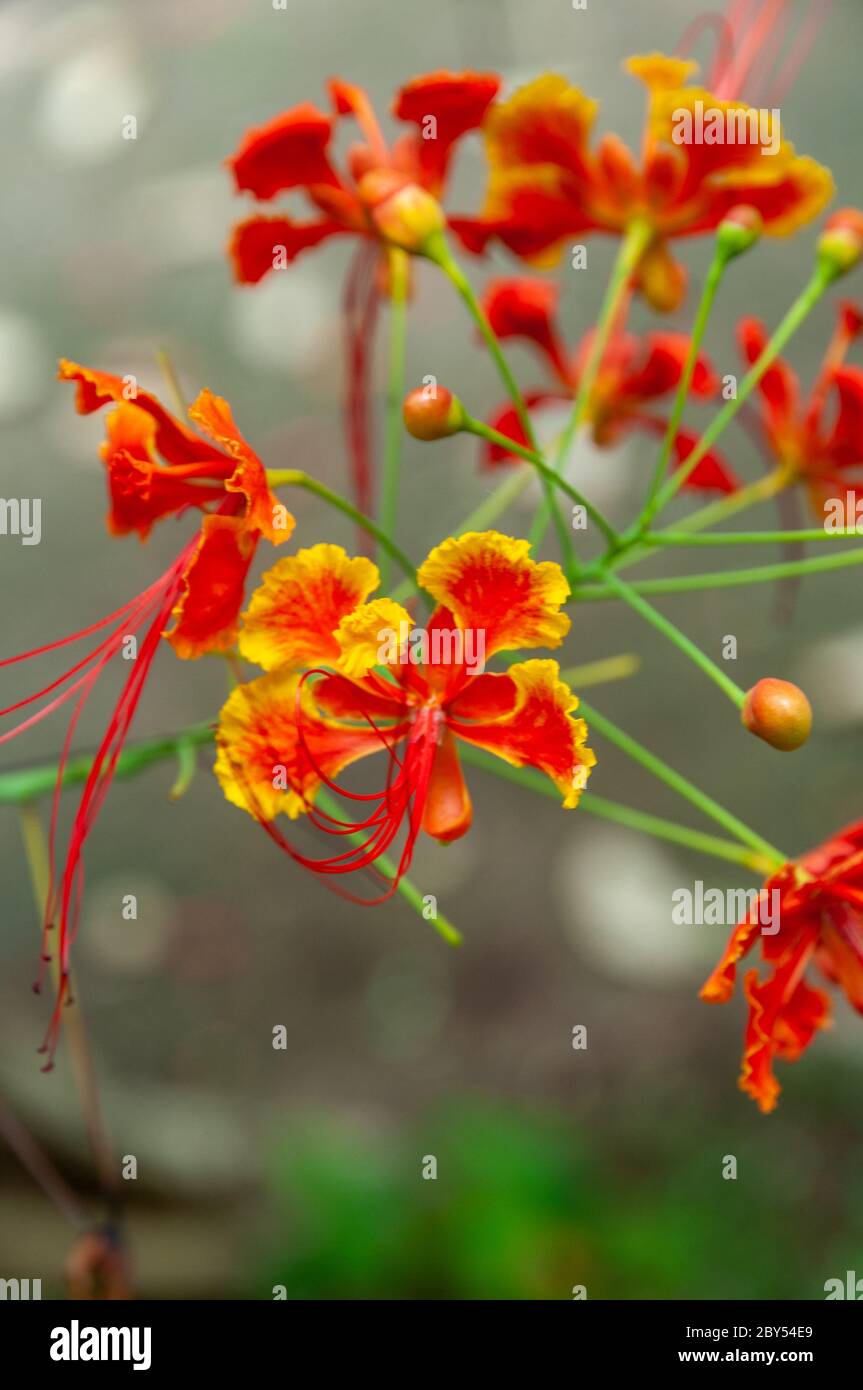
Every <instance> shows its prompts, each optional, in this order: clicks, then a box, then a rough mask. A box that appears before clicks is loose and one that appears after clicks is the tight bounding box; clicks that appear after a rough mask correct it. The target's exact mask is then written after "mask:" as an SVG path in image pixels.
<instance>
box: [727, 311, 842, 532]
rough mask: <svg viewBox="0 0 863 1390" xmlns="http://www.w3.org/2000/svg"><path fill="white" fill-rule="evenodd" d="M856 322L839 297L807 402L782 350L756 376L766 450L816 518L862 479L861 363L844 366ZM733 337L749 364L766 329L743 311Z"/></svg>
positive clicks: (764, 338) (763, 341)
mask: <svg viewBox="0 0 863 1390" xmlns="http://www.w3.org/2000/svg"><path fill="white" fill-rule="evenodd" d="M861 328H863V312H861V310H860V309H859V308H858V307H857V305H855V304H851V303H842V304H840V305H839V312H838V321H837V324H836V330H835V332H834V334H833V338H832V340H831V342H830V345H829V347H828V349H827V352H826V354H825V356H824V360H823V362H822V364H821V369H820V371H819V373H818V376H817V379H816V382H815V385H814V387H813V389H812V392H811V395H810V397H809V400H808V401H804V400H802V399H801V391H800V383H799V381H798V379H797V376H796V373H795V372H794V371H793V370H792V368H791V367H790V366H789V365H788V363H787V362H784V361H783V360H782V358H781V357H779V358H777V359H776V360H775V361H774V362H773V363H772V364H771V366H770V367H768V369H767V371H766V372H765V373H764V375H763V377H762V378H761V380H760V382H759V383H758V392H759V395H760V398H761V421H760V423H761V430H762V433H763V435H764V440H765V443H766V445H767V449H768V451H769V453H770V455H771V456H772V457H773V458H774V459H775V461H776V464H777V466H778V467H780V468H782V469H784V470H786V471H787V473H788V475H789V478H790V479H792V480H799V481H800V482H801V483H803V484H804V485H805V487H806V488H807V490H808V494H809V499H810V502H811V504H812V507H813V510H814V511H815V512H816V514H817V515H818V517H819V518H821V519H823V517H824V512H825V507H826V506H827V504H828V503H829V502H830V500H831V499H833V498H839V499H840V500H841V503H842V507H843V509H844V507H845V503H846V496H845V494H846V492H849V491H850V492H851V493H852V497H854V501H855V502H856V496H855V495H854V494H855V486H859V485H860V484H861V482H863V368H861V367H855V366H852V367H848V366H845V365H844V360H845V354H846V353H847V351H848V348H849V347H850V345H851V343H853V341H854V339H855V338H857V337H858V336H859V334H860V331H861ZM738 339H739V342H740V347H741V351H742V353H743V356H744V357H745V359H746V361H747V362H748V363H750V364H751V363H753V362H755V361H756V359H757V358H758V357H760V355H761V353H762V351H763V350H764V347H765V345H766V343H767V341H768V336H767V332H766V330H765V328H764V325H763V324H762V323H761V322H759V320H758V319H754V318H746V319H742V320H741V322H740V325H739V327H738ZM828 407H830V408H828ZM852 511H853V508H852ZM854 522H855V518H854V515H852V516H851V518H850V520H849V522H848V524H849V525H850V526H852V527H853V525H854Z"/></svg>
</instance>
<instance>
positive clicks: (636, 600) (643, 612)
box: [608, 552, 863, 709]
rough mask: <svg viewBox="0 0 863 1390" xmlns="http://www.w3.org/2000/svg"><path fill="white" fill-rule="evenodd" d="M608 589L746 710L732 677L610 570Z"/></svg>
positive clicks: (742, 697) (731, 699)
mask: <svg viewBox="0 0 863 1390" xmlns="http://www.w3.org/2000/svg"><path fill="white" fill-rule="evenodd" d="M861 556H863V552H861ZM608 587H609V588H610V589H611V590H612V592H613V593H615V594H616V595H617V597H618V598H621V599H623V601H624V603H628V604H629V606H630V608H632V609H633V610H634V611H635V612H636V613H638V614H640V616H641V617H642V618H644V620H645V622H648V623H650V625H651V627H654V628H656V631H657V632H661V633H662V635H663V637H667V638H668V640H669V642H672V643H673V644H674V646H675V647H677V648H678V650H679V651H681V652H683V654H684V656H688V657H689V660H690V661H691V662H693V664H694V665H695V666H697V667H698V669H699V670H700V671H703V672H704V674H705V675H706V676H707V677H708V679H709V680H712V681H713V683H714V685H717V686H718V687H719V689H720V690H721V691H722V693H723V695H727V696H728V698H729V700H730V701H731V703H732V704H733V705H736V707H737V708H738V709H742V708H743V702H744V700H745V699H746V693H745V691H743V690H741V689H740V686H739V685H736V684H735V682H734V681H733V680H731V678H730V677H729V676H726V674H725V672H724V671H721V670H720V669H719V667H718V666H717V665H716V663H715V662H713V661H711V659H710V657H709V656H707V655H706V654H705V653H704V652H703V651H702V650H701V648H700V647H699V646H697V645H696V643H695V642H693V641H691V640H690V638H688V637H687V636H686V635H685V633H683V632H681V631H680V629H679V628H677V627H675V626H674V623H672V622H669V620H668V618H666V617H664V616H663V614H662V613H659V612H657V610H656V609H655V608H653V607H652V606H651V605H650V604H649V603H646V602H645V600H644V599H643V598H642V597H641V595H640V594H639V593H637V592H636V591H635V589H634V588H632V586H631V585H629V584H627V583H625V582H624V580H622V579H620V578H619V577H618V576H617V575H616V574H614V573H612V571H610V570H609V571H608Z"/></svg>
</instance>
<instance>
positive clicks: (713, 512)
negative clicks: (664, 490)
mask: <svg viewBox="0 0 863 1390" xmlns="http://www.w3.org/2000/svg"><path fill="white" fill-rule="evenodd" d="M794 477H795V475H794V473H793V471H792V470H791V469H789V468H787V467H785V465H784V464H780V465H779V467H777V468H773V469H771V471H770V472H769V473H765V475H764V477H763V478H758V479H756V481H755V482H754V483H747V484H746V486H745V487H742V488H740V489H739V490H738V491H737V492H732V493H729V495H728V496H727V497H721V498H719V500H718V501H716V502H708V504H707V506H706V507H699V508H698V510H697V511H695V512H690V514H689V516H686V517H684V518H683V519H682V520H681V521H679V522H678V523H677V525H676V527H675V530H678V531H691V532H698V531H706V530H707V528H708V527H709V526H717V525H718V524H719V523H720V522H722V521H728V520H729V518H730V517H732V516H737V515H738V513H740V512H744V511H746V510H747V509H748V508H749V507H754V506H756V505H757V504H758V503H759V502H769V500H770V498H771V497H776V496H777V495H778V494H779V493H780V492H784V491H785V489H786V488H787V487H790V485H791V484H792V483H793V482H794ZM656 534H661V533H657V532H654V535H656Z"/></svg>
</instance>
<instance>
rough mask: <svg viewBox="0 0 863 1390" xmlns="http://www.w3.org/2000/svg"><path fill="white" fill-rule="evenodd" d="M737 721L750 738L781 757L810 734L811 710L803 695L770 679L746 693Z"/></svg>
mask: <svg viewBox="0 0 863 1390" xmlns="http://www.w3.org/2000/svg"><path fill="white" fill-rule="evenodd" d="M740 717H741V719H742V721H743V723H744V724H745V725H746V728H747V729H748V730H749V732H750V733H751V734H756V735H757V737H758V738H763V739H764V742H765V743H769V744H770V746H771V748H779V749H781V751H782V752H783V753H790V752H792V750H793V749H795V748H799V747H800V746H801V744H804V743H805V742H806V740H807V739H808V737H809V734H810V733H811V730H812V706H811V705H810V703H809V701H808V700H807V698H806V696H805V695H804V694H803V691H802V690H801V689H800V687H799V686H797V685H792V684H791V682H790V681H780V680H775V679H774V677H772V676H765V678H764V679H763V680H760V681H758V683H757V685H753V687H752V689H751V690H749V691H747V694H746V699H745V700H744V702H743V709H742V711H741V715H740Z"/></svg>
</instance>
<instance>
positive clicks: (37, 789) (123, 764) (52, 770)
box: [0, 723, 461, 1012]
mask: <svg viewBox="0 0 863 1390" xmlns="http://www.w3.org/2000/svg"><path fill="white" fill-rule="evenodd" d="M215 735H216V728H215V725H214V724H212V723H207V724H192V725H190V726H189V728H187V729H181V730H180V732H179V733H177V734H174V735H172V736H171V737H170V738H154V739H148V740H146V741H145V742H142V743H138V744H134V745H132V746H131V747H129V748H126V749H124V751H123V752H122V753H121V754H120V757H119V758H118V759H117V766H116V768H115V770H114V776H115V778H116V777H119V778H123V777H134V776H136V774H137V773H139V772H142V771H143V770H144V769H145V768H147V767H151V766H152V765H153V764H155V763H159V762H164V761H165V759H167V758H176V757H178V756H180V754H181V753H182V752H183V750H186V749H190V748H197V747H200V746H201V745H202V744H207V743H212V742H213V739H214V738H215ZM92 766H93V757H92V755H91V754H89V753H87V754H81V755H80V756H79V757H77V758H70V759H69V761H68V763H67V764H66V767H65V769H64V774H63V781H62V785H63V786H64V787H70V786H74V785H75V784H76V783H80V782H85V781H86V780H87V778H88V776H89V775H90V769H91V767H92ZM56 783H57V764H56V763H54V764H49V765H47V766H44V767H36V768H27V769H25V770H23V771H21V772H4V773H0V805H3V804H6V805H22V806H24V807H25V808H26V807H27V803H29V802H31V801H33V800H35V799H36V798H37V797H40V796H45V795H47V794H48V793H49V792H52V791H53V790H54V787H55V786H56ZM317 799H318V803H319V804H320V805H322V806H324V809H325V810H326V811H327V813H328V814H329V815H333V816H334V817H336V818H337V817H338V815H339V811H338V806H337V804H336V802H335V801H334V800H333V799H332V798H330V797H329V796H328V793H327V792H326V789H325V788H321V790H320V792H319V793H318V798H317ZM325 803H328V804H325ZM25 824H26V822H25ZM348 838H353V839H354V840H355V842H356V841H358V840H361V839H362V836H361V835H359V834H358V835H357V836H354V837H348ZM375 863H376V864H377V866H378V868H379V869H380V870H381V872H382V873H384V874H386V876H387V877H388V878H394V877H395V873H396V869H395V865H394V864H393V863H392V861H391V860H390V859H388V858H387V857H386V856H385V855H382V856H381V857H380V858H379V859H377V860H375ZM398 891H399V893H400V894H401V896H402V897H403V898H404V899H405V901H406V902H408V903H410V905H411V907H412V908H414V910H415V911H416V912H418V913H419V915H420V916H421V917H423V916H424V908H425V901H424V898H423V894H422V893H421V892H420V891H419V889H418V888H417V887H416V886H415V885H414V884H413V883H411V881H410V879H407V878H402V879H401V880H400V882H399V886H398ZM432 924H433V926H434V927H435V930H436V931H438V932H440V934H441V936H442V937H443V938H444V940H445V941H449V942H450V943H451V944H452V945H457V944H458V943H459V942H460V941H461V936H460V935H459V933H458V932H457V931H456V929H455V927H454V926H453V925H452V923H451V922H449V921H448V920H447V918H446V917H442V916H440V915H438V917H437V918H436V919H435V920H434V921H433V923H432ZM67 1012H68V1010H67Z"/></svg>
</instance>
